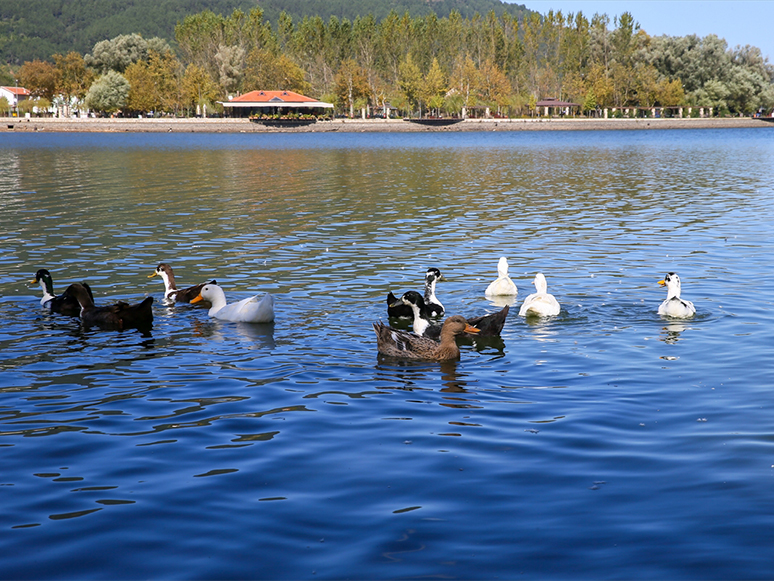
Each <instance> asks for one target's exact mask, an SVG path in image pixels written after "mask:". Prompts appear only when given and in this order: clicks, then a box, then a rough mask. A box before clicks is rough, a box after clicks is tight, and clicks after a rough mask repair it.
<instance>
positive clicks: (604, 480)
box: [0, 129, 774, 579]
mask: <svg viewBox="0 0 774 581" xmlns="http://www.w3.org/2000/svg"><path fill="white" fill-rule="evenodd" d="M41 138H42V139H41ZM773 147H774V141H773V140H772V133H771V132H770V131H768V130H766V129H763V130H760V131H757V130H750V131H731V130H727V131H721V132H715V131H678V132H672V131H659V132H648V131H642V132H626V131H622V132H609V133H596V132H570V133H565V132H546V133H542V134H537V133H533V134H529V135H526V134H522V135H520V134H518V133H517V132H512V133H509V134H504V133H497V134H491V135H490V134H473V133H471V134H452V133H443V134H432V135H431V134H427V135H424V134H417V135H414V134H412V135H410V136H405V135H378V136H376V135H367V136H366V135H355V134H350V135H331V134H326V135H316V134H304V135H301V134H298V135H296V134H294V135H282V134H272V135H228V136H227V135H208V136H201V135H192V136H180V135H175V136H165V135H77V134H74V135H69V136H59V135H47V136H36V135H9V136H8V137H7V138H4V140H3V142H2V143H0V153H2V154H3V155H0V205H1V206H2V208H3V212H2V213H0V246H1V247H2V250H3V251H2V252H1V253H0V319H2V321H3V325H2V326H0V372H1V373H0V454H2V465H3V473H2V477H0V490H2V494H0V499H2V500H0V503H1V504H0V506H2V508H3V510H2V511H0V512H1V513H2V516H1V517H0V528H2V529H4V530H5V531H6V532H7V534H6V543H5V545H4V549H5V551H4V553H3V555H2V556H0V568H1V569H2V570H3V572H4V576H5V577H8V578H20V579H21V578H58V577H63V576H73V575H76V576H79V577H80V576H83V577H87V576H90V577H94V576H100V577H107V576H110V577H115V576H119V575H120V576H123V577H131V578H139V577H149V576H153V577H159V576H163V577H197V578H226V577H230V578H285V579H286V578H308V577H312V576H318V577H321V578H322V577H325V578H341V577H345V576H352V571H357V572H358V574H359V575H360V576H363V577H372V578H407V577H431V576H433V577H436V576H439V575H440V576H446V577H456V578H494V577H513V576H514V571H518V572H519V574H520V575H524V576H527V577H533V578H535V577H537V578H545V577H557V578H567V577H573V578H575V577H577V576H578V571H586V572H587V573H586V576H588V577H594V578H597V577H600V576H609V571H610V570H615V571H617V572H620V573H619V575H620V576H627V577H628V576H637V577H647V578H653V577H659V578H661V577H670V578H685V577H688V576H690V577H691V578H694V577H697V576H698V577H708V578H722V577H738V576H739V571H745V576H750V577H766V576H768V575H769V574H770V570H771V567H770V556H769V555H768V552H767V551H766V550H764V549H765V548H762V545H761V543H760V539H762V538H767V534H768V530H769V527H770V522H769V521H770V517H769V515H768V512H767V510H766V507H767V506H768V505H769V504H770V503H769V500H768V499H769V497H770V481H769V475H768V472H767V470H768V467H769V466H770V465H771V458H770V456H771V445H770V444H771V442H770V434H771V433H772V430H774V425H772V419H771V417H772V415H771V413H770V412H771V407H772V405H774V401H772V397H771V396H770V395H769V394H770V393H773V392H772V390H771V389H768V388H769V387H771V377H772V376H774V358H772V357H771V356H770V355H771V346H770V333H769V332H768V330H770V329H771V326H772V323H774V321H773V320H772V312H771V301H770V297H771V295H772V293H774V287H772V283H771V277H770V272H771V270H772V268H773V267H774V264H772V254H771V252H770V248H771V247H772V243H773V242H774V239H773V238H772V234H771V229H770V224H771V222H772V218H774V216H772V212H773V211H774V210H772V205H771V197H772V192H774V182H773V181H772V176H771V174H770V172H769V173H767V172H753V171H749V168H750V167H769V166H770V160H771V158H772V153H773V152H774V151H773V149H772V148H773ZM697 160H702V161H701V163H697ZM503 255H506V256H508V259H509V263H510V276H511V278H512V279H513V280H514V282H515V283H516V284H517V285H518V287H519V288H520V289H522V292H521V293H520V295H519V296H518V297H509V298H498V299H495V300H489V299H488V298H487V297H485V296H484V290H485V289H486V286H487V285H488V284H489V282H491V280H492V278H493V276H494V273H495V272H496V267H497V262H498V259H499V257H500V256H503ZM159 262H170V263H171V264H173V266H174V268H175V274H176V276H177V277H178V278H179V280H181V281H188V284H192V283H193V282H196V281H202V280H209V279H213V278H215V279H217V280H218V281H219V283H220V284H221V285H222V286H223V287H224V289H225V291H226V293H227V295H228V296H229V298H230V299H232V300H239V299H241V298H245V297H248V296H252V295H254V294H256V293H262V292H270V293H272V295H274V296H275V298H276V314H277V318H276V322H275V323H274V324H272V325H250V324H243V323H239V324H234V323H226V322H223V321H218V320H214V319H211V318H210V317H209V316H208V314H207V310H206V309H202V308H197V307H195V306H192V305H172V304H166V303H165V302H163V301H162V300H157V301H155V302H154V306H153V313H154V321H153V328H152V329H151V331H150V332H149V333H147V334H142V333H139V332H137V331H133V330H129V331H122V332H105V331H100V330H98V329H84V328H82V326H81V325H80V323H79V321H78V320H77V319H73V318H69V317H62V316H59V315H52V314H50V313H48V312H46V311H45V309H41V308H40V304H39V289H38V288H34V289H33V288H30V287H29V286H28V285H27V281H28V280H29V279H30V277H31V276H32V275H34V273H35V271H36V270H37V269H38V268H41V267H45V268H48V269H49V270H50V271H51V272H52V274H53V276H54V281H55V290H58V291H59V292H61V291H62V290H63V289H64V288H66V286H67V285H68V284H70V283H72V282H81V281H84V280H85V281H87V282H88V283H89V284H90V285H91V287H92V289H93V290H94V293H95V299H96V302H97V304H108V303H110V302H115V301H117V300H125V301H127V302H130V303H134V302H138V301H140V300H142V298H144V297H145V296H147V295H153V296H154V297H156V298H157V299H160V297H161V295H162V288H163V287H162V286H161V285H160V284H158V282H157V281H151V280H148V278H147V273H148V272H150V271H151V270H153V268H155V266H156V265H157V264H158V263H159ZM431 266H435V267H438V268H440V269H441V271H442V272H443V273H444V276H445V277H446V278H447V281H446V282H444V283H443V284H441V285H439V286H438V288H437V293H438V296H439V298H440V300H441V301H442V302H443V304H444V306H445V307H446V309H447V313H448V314H456V313H461V314H463V315H466V316H475V315H481V314H486V313H494V312H497V311H499V310H500V309H501V308H502V307H503V306H505V305H506V304H508V305H510V306H511V313H510V315H509V317H508V319H507V321H506V323H505V326H504V328H503V331H502V334H501V336H500V337H494V338H483V337H476V338H462V339H460V345H461V357H460V360H459V361H450V362H442V363H438V362H421V361H420V362H401V361H394V360H390V359H385V358H383V357H380V356H379V355H378V354H377V351H376V344H375V338H374V334H373V329H372V327H371V324H372V322H374V321H377V320H384V321H386V320H387V313H386V305H385V302H384V297H385V296H386V294H387V292H388V291H391V290H392V291H393V292H396V291H397V290H408V289H415V290H421V289H422V284H423V278H424V273H425V271H426V269H427V268H428V267H431ZM537 271H542V272H544V273H546V276H547V277H548V278H549V280H550V283H551V292H552V293H553V294H555V295H556V296H557V298H558V299H559V301H560V303H561V304H562V312H561V313H560V314H559V315H558V316H556V317H552V318H548V319H532V318H527V319H525V318H524V317H519V316H517V315H516V313H517V312H518V307H519V306H520V304H521V302H522V301H523V299H524V297H525V296H526V295H527V294H529V293H528V292H526V289H531V281H532V278H533V277H534V273H535V272H537ZM669 271H676V272H680V274H681V277H683V276H684V280H690V281H691V285H690V298H691V300H692V301H694V302H695V303H696V305H697V308H698V309H699V315H697V317H695V318H694V319H691V320H690V321H683V322H677V321H665V320H663V319H661V317H659V316H658V313H657V309H658V305H659V304H660V303H661V301H662V300H663V298H664V297H663V290H662V289H660V288H658V287H656V286H655V284H654V281H656V280H658V278H659V277H661V276H663V273H664V272H669ZM683 273H685V274H684V275H683ZM739 281H744V284H743V285H742V284H739ZM391 323H392V321H391ZM395 324H396V325H403V326H405V327H410V324H409V323H408V322H407V321H405V322H402V323H401V322H395ZM751 402H753V403H751ZM675 483H678V485H675ZM269 501H272V502H269ZM274 501H276V502H274ZM451 531H453V532H451ZM665 545H666V546H669V547H670V551H662V550H661V548H662V547H663V546H665ZM41 547H42V548H43V549H44V550H45V555H46V558H45V559H41V558H40V555H41ZM556 547H562V550H561V551H557V550H556ZM65 571H66V572H67V573H63V572H65ZM686 571H690V573H688V574H686ZM581 575H582V574H581Z"/></svg>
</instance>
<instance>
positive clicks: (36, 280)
mask: <svg viewBox="0 0 774 581" xmlns="http://www.w3.org/2000/svg"><path fill="white" fill-rule="evenodd" d="M37 282H38V279H37V278H33V279H32V280H31V281H30V284H35V283H37Z"/></svg>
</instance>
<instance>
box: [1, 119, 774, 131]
mask: <svg viewBox="0 0 774 581" xmlns="http://www.w3.org/2000/svg"><path fill="white" fill-rule="evenodd" d="M739 127H772V128H774V122H772V121H771V120H764V119H753V118H748V117H734V118H720V119H719V118H706V119H701V118H698V119H661V118H658V119H654V118H641V119H583V118H578V119H559V118H542V119H541V118H538V119H466V120H464V121H460V122H457V123H454V124H451V125H424V124H420V123H414V122H409V121H404V120H403V119H335V120H332V121H318V122H316V123H312V124H309V125H301V126H291V127H272V126H267V125H263V124H261V123H256V122H252V121H250V120H248V119H172V118H170V119H139V118H138V119H129V118H121V119H94V118H72V119H63V118H57V119H52V118H29V119H27V118H12V117H0V133H8V132H102V133H123V132H136V133H278V132H279V133H288V132H290V133H293V132H317V133H325V132H335V131H338V132H349V133H359V132H427V131H435V132H440V131H567V130H573V131H575V130H615V129H723V128H739Z"/></svg>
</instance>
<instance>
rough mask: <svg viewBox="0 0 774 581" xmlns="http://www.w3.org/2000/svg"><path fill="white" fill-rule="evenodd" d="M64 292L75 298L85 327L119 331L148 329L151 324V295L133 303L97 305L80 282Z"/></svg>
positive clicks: (121, 302)
mask: <svg viewBox="0 0 774 581" xmlns="http://www.w3.org/2000/svg"><path fill="white" fill-rule="evenodd" d="M64 294H65V295H67V296H69V297H75V298H76V300H77V301H78V304H79V305H80V307H81V311H80V317H81V321H83V324H84V325H86V326H87V327H91V326H96V327H100V328H102V329H115V330H119V331H120V330H123V329H149V328H150V327H151V325H152V324H153V309H152V305H153V297H147V298H145V300H143V301H142V302H139V303H136V304H134V305H130V304H129V303H125V302H123V301H119V302H117V303H115V304H113V305H109V306H106V307H98V306H96V305H95V304H94V300H93V299H92V298H91V295H90V294H89V292H88V291H87V290H86V288H85V287H84V286H83V285H82V284H77V283H75V284H71V285H70V286H69V287H67V290H65V292H64Z"/></svg>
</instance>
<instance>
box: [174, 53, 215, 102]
mask: <svg viewBox="0 0 774 581" xmlns="http://www.w3.org/2000/svg"><path fill="white" fill-rule="evenodd" d="M181 93H182V105H183V107H185V108H186V109H189V110H191V109H197V110H200V111H201V110H203V109H204V108H205V107H208V106H209V107H210V108H214V104H215V101H216V100H217V99H218V96H219V95H220V87H218V84H217V83H216V82H215V81H213V80H212V77H210V75H209V74H208V73H207V71H205V70H204V68H203V67H201V66H199V65H194V64H190V65H188V67H186V69H185V74H184V75H183V80H182V87H181Z"/></svg>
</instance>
